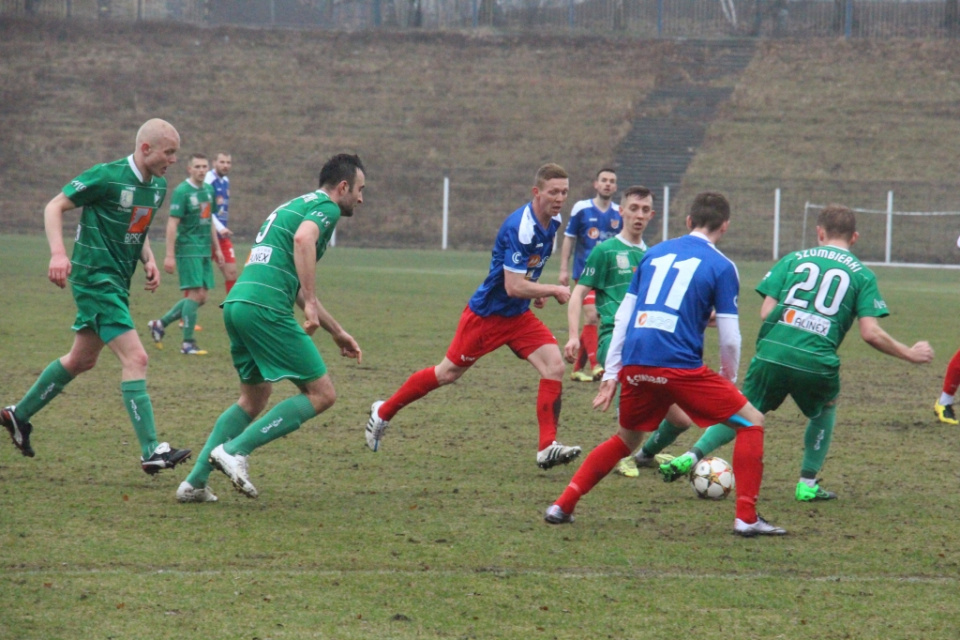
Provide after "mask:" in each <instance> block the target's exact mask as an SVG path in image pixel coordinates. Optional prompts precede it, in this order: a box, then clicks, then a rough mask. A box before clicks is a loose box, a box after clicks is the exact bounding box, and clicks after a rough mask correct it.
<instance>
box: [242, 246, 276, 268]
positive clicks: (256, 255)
mask: <svg viewBox="0 0 960 640" xmlns="http://www.w3.org/2000/svg"><path fill="white" fill-rule="evenodd" d="M272 253H273V247H254V248H253V249H251V250H250V257H249V258H247V264H267V263H268V262H270V254H272Z"/></svg>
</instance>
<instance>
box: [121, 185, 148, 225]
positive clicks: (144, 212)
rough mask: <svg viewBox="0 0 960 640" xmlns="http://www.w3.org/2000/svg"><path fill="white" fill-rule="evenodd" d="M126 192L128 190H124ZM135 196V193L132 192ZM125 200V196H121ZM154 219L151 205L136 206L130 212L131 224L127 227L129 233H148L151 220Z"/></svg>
mask: <svg viewBox="0 0 960 640" xmlns="http://www.w3.org/2000/svg"><path fill="white" fill-rule="evenodd" d="M124 193H126V192H124ZM130 197H131V198H133V194H132V193H131V194H130ZM120 199H121V200H123V198H122V197H121V198H120ZM151 220H153V209H152V208H150V207H134V208H133V211H132V212H131V213H130V226H128V227H127V233H146V232H147V229H149V228H150V221H151Z"/></svg>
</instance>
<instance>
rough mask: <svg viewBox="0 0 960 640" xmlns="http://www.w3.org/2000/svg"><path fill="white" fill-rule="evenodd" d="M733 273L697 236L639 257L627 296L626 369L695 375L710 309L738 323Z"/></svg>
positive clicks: (737, 281) (668, 243) (737, 289)
mask: <svg viewBox="0 0 960 640" xmlns="http://www.w3.org/2000/svg"><path fill="white" fill-rule="evenodd" d="M739 292H740V276H739V275H738V274H737V267H736V265H734V264H733V262H731V261H730V259H729V258H727V257H726V256H725V255H723V254H722V253H720V251H718V250H717V248H716V247H715V246H714V245H713V243H711V242H710V241H709V240H707V238H706V236H704V235H702V234H700V233H696V232H694V233H691V234H688V235H686V236H683V237H680V238H675V239H673V240H667V241H666V242H661V243H660V244H658V245H656V246H654V247H653V248H652V249H650V250H649V251H647V255H645V256H644V257H643V261H642V262H641V263H640V267H639V268H638V269H637V272H636V273H635V274H634V276H633V281H632V282H631V283H630V288H629V289H628V290H627V296H626V298H625V299H624V301H625V303H628V301H630V300H634V299H635V302H634V305H635V306H634V309H633V313H632V314H631V315H630V317H629V324H628V325H627V327H626V337H625V339H624V343H623V349H622V352H621V360H622V362H623V364H625V365H643V366H649V367H668V368H674V369H696V368H698V367H701V366H703V332H704V330H705V329H706V328H707V323H708V322H709V321H710V312H711V311H712V310H714V309H716V311H717V316H718V317H723V316H727V317H732V318H736V317H738V311H737V296H738V295H739Z"/></svg>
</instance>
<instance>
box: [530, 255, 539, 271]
mask: <svg viewBox="0 0 960 640" xmlns="http://www.w3.org/2000/svg"><path fill="white" fill-rule="evenodd" d="M539 266H540V256H539V255H537V254H534V255H532V256H530V257H529V258H527V268H528V269H534V268H536V267H539Z"/></svg>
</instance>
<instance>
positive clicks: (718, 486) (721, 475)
mask: <svg viewBox="0 0 960 640" xmlns="http://www.w3.org/2000/svg"><path fill="white" fill-rule="evenodd" d="M690 486H691V487H693V490H694V491H695V492H696V494H697V496H698V497H700V498H705V499H709V500H722V499H723V498H726V497H727V494H729V493H730V492H731V491H732V490H733V487H734V479H733V468H732V467H731V466H730V465H729V464H728V463H727V461H726V460H721V459H720V458H704V459H703V460H701V461H700V462H698V463H697V465H696V466H695V467H694V468H693V471H691V472H690Z"/></svg>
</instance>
